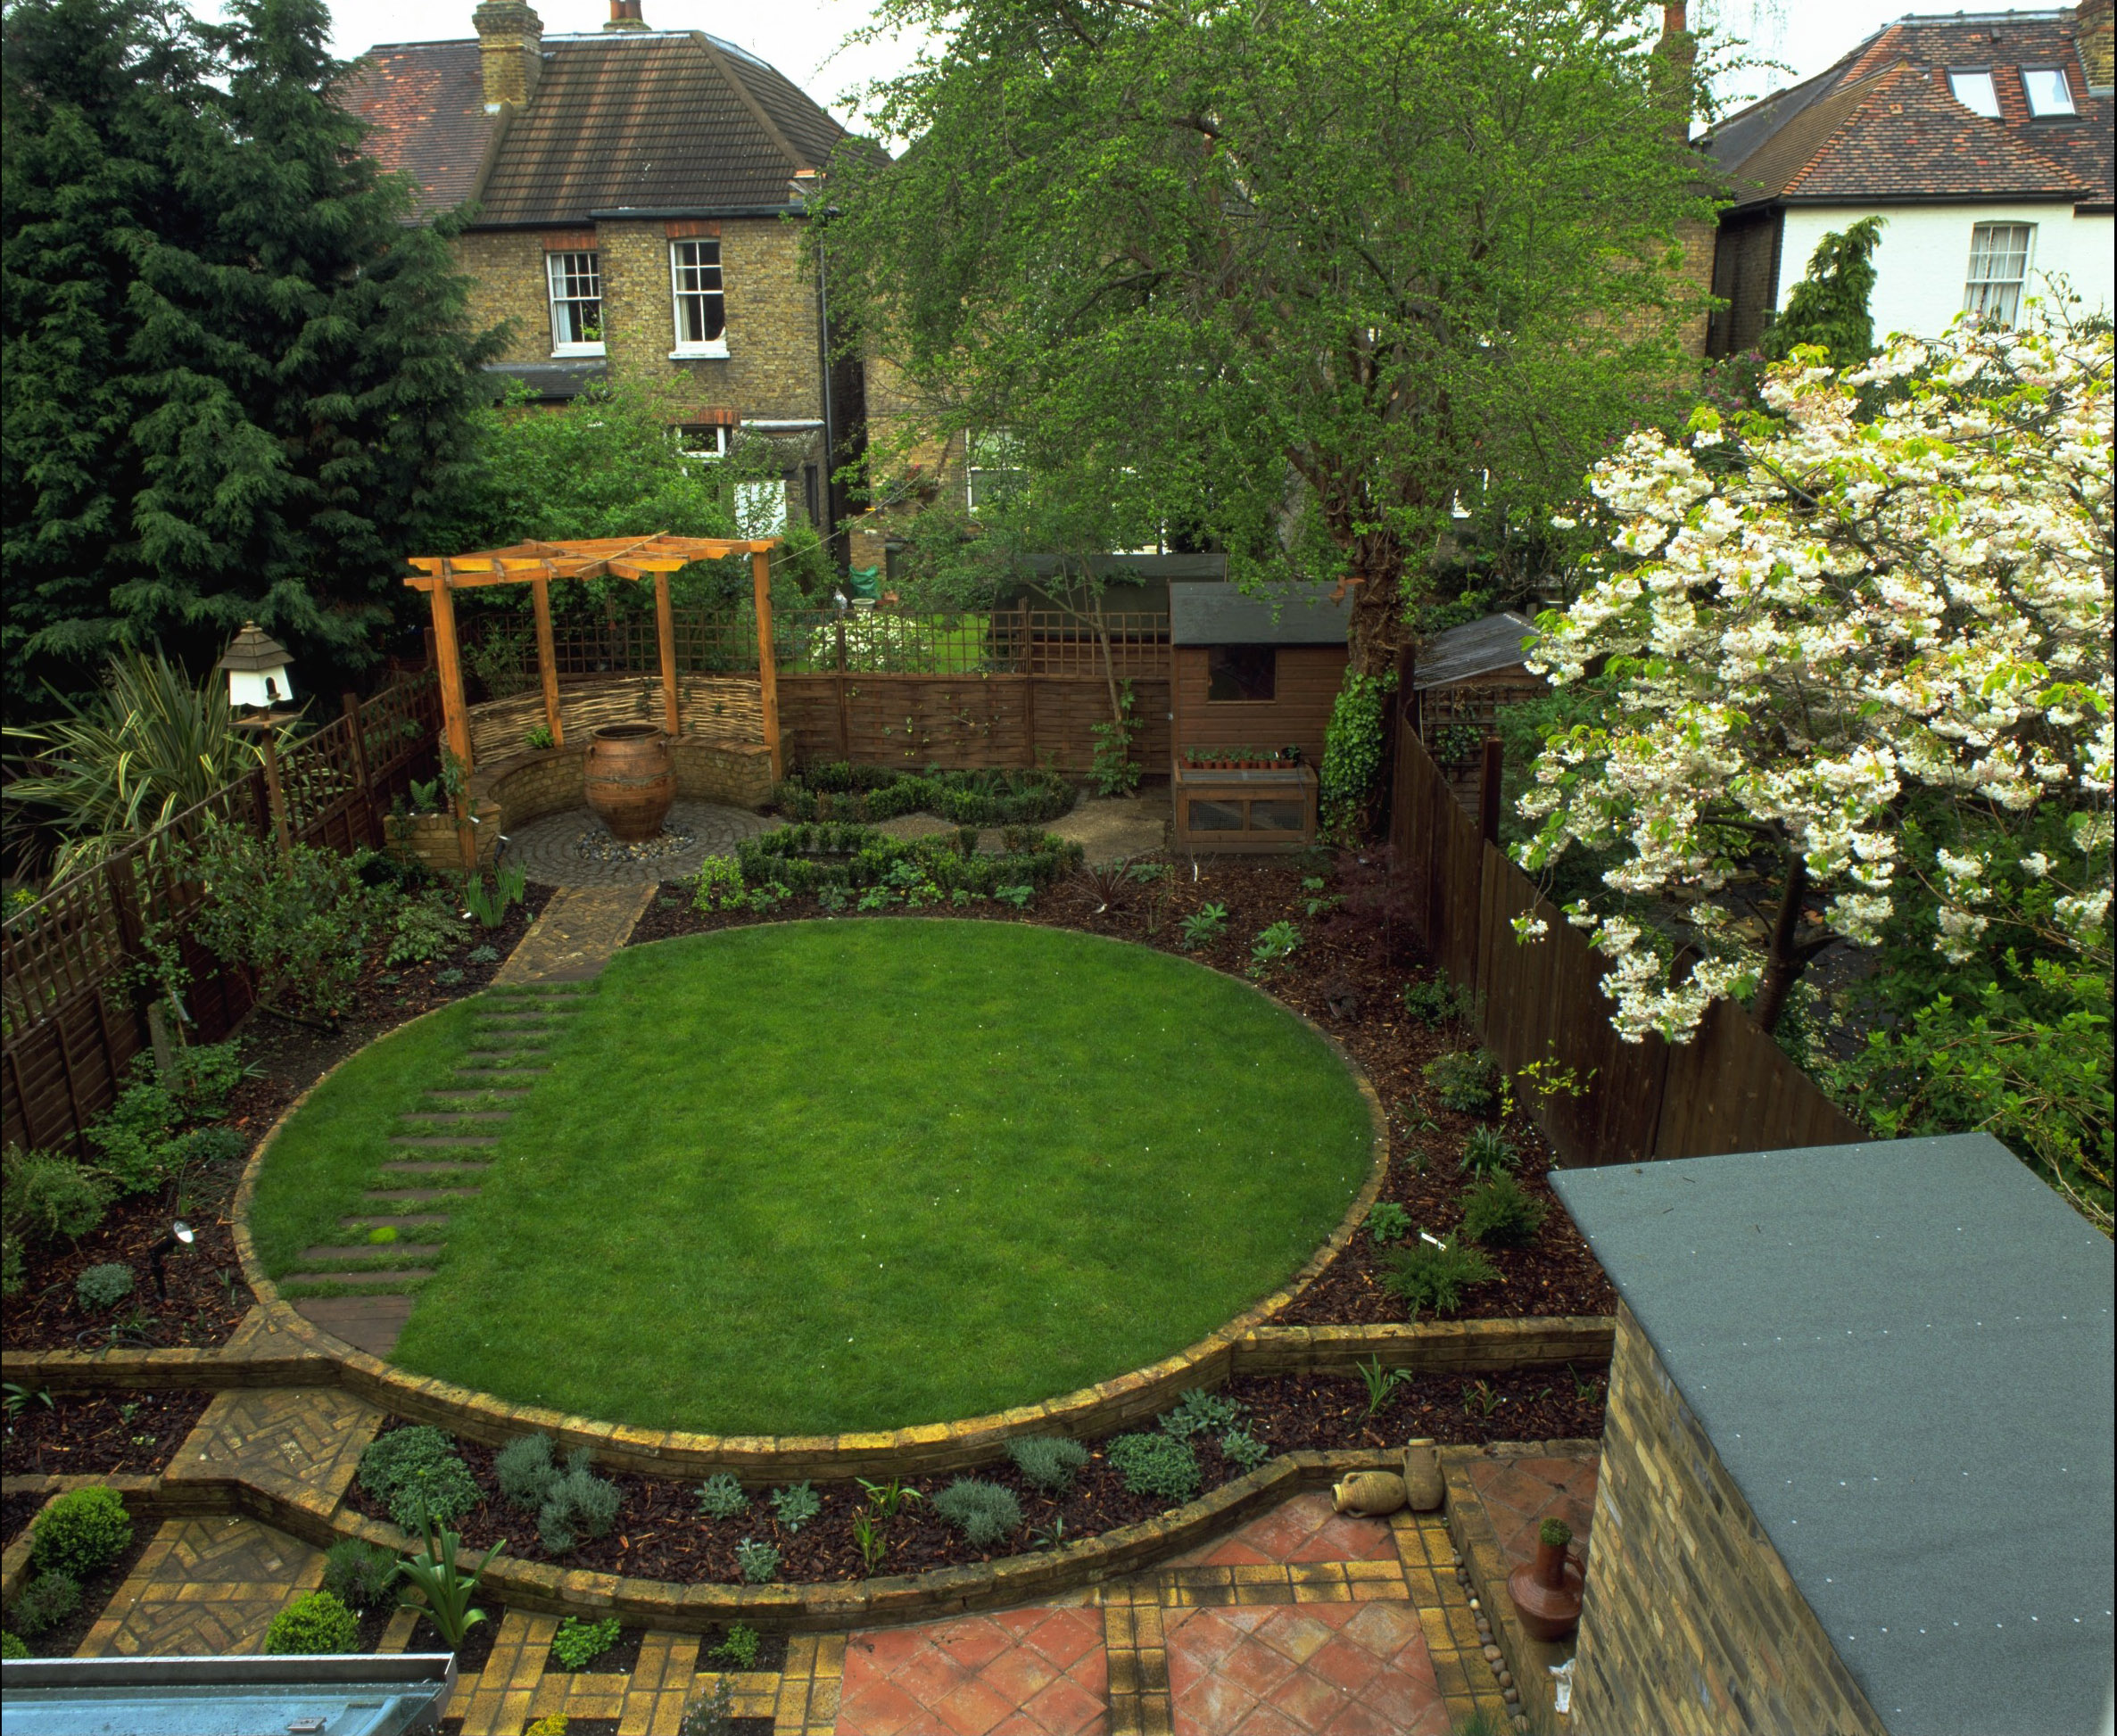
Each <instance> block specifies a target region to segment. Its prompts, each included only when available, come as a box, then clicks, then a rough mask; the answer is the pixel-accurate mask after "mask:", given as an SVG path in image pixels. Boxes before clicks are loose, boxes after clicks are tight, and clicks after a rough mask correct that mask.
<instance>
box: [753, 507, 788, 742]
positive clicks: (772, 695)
mask: <svg viewBox="0 0 2117 1736" xmlns="http://www.w3.org/2000/svg"><path fill="white" fill-rule="evenodd" d="M749 577H750V589H751V591H753V592H754V594H755V595H756V598H757V704H758V706H759V707H761V708H762V709H763V711H764V714H765V748H767V749H768V750H769V751H770V753H771V755H772V775H773V777H774V778H783V777H785V776H786V774H787V773H786V763H785V761H784V760H783V759H782V758H781V756H780V747H779V671H778V670H777V669H776V668H775V667H774V666H773V661H772V552H771V550H768V549H757V550H753V551H752V552H751V554H750V558H749Z"/></svg>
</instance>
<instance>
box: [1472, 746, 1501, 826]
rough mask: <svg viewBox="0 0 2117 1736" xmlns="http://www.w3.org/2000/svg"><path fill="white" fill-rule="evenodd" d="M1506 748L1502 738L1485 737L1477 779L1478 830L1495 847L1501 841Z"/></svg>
mask: <svg viewBox="0 0 2117 1736" xmlns="http://www.w3.org/2000/svg"><path fill="white" fill-rule="evenodd" d="M1505 755H1506V749H1505V748H1502V747H1501V742H1500V738H1499V737H1498V736H1496V735H1488V736H1486V737H1485V739H1484V766H1483V768H1482V769H1481V770H1480V773H1479V775H1478V780H1477V830H1478V832H1479V834H1480V835H1481V836H1482V837H1483V838H1484V841H1485V842H1486V843H1488V844H1490V845H1492V846H1493V847H1494V848H1495V849H1496V848H1498V847H1499V843H1500V778H1501V773H1502V772H1503V771H1504V770H1505V766H1506V759H1505Z"/></svg>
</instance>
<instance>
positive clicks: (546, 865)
mask: <svg viewBox="0 0 2117 1736" xmlns="http://www.w3.org/2000/svg"><path fill="white" fill-rule="evenodd" d="M770 823H771V822H769V821H766V820H763V819H760V818H759V817H758V816H757V814H752V813H750V812H749V811H748V809H747V808H740V807H724V806H721V805H720V804H719V803H717V802H691V801H677V802H673V803H672V804H670V806H669V817H668V819H667V821H666V822H665V824H666V827H667V829H668V830H670V831H679V832H688V833H690V834H691V839H692V841H691V844H690V845H689V846H687V847H684V848H683V849H681V850H674V851H671V852H670V853H669V854H668V855H666V856H653V857H650V858H649V859H648V860H646V861H642V862H631V861H623V860H620V861H616V862H598V861H595V860H594V859H592V858H591V857H589V856H583V855H582V854H581V853H580V852H579V851H578V850H576V849H575V847H574V846H575V840H576V839H578V838H579V837H580V836H581V833H582V831H583V830H584V829H586V828H589V827H594V828H598V829H600V828H601V826H602V822H601V821H600V820H598V819H597V818H596V817H595V815H594V814H591V812H590V811H589V810H588V809H586V808H584V807H573V808H565V809H562V810H561V811H560V812H558V813H557V814H546V815H545V816H544V817H543V818H542V819H541V820H532V821H530V822H528V823H526V824H525V825H523V826H521V827H519V828H517V830H516V831H511V832H509V834H508V841H507V848H506V850H505V851H504V852H503V853H502V855H501V856H500V860H501V861H502V862H505V863H512V864H514V865H515V866H516V867H517V868H519V869H521V870H522V872H524V873H525V874H526V875H527V876H528V877H529V878H530V879H531V880H534V881H535V882H536V883H537V884H538V885H539V886H565V887H575V886H580V887H587V886H652V885H654V884H655V883H656V882H657V881H659V880H682V879H683V878H684V877H685V876H686V875H688V874H695V873H697V872H699V864H700V863H702V862H704V861H705V860H706V858H707V856H733V855H734V854H735V846H736V844H737V843H738V842H739V841H740V840H741V839H745V838H750V837H754V836H755V835H756V834H757V833H758V832H761V831H764V830H765V827H766V826H767V825H769V824H770Z"/></svg>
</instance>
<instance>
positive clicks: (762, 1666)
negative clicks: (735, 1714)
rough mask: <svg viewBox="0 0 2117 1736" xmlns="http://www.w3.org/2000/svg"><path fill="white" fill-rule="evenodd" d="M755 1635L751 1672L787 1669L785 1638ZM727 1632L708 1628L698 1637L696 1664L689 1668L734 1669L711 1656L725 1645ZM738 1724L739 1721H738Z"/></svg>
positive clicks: (768, 1634) (775, 1635)
mask: <svg viewBox="0 0 2117 1736" xmlns="http://www.w3.org/2000/svg"><path fill="white" fill-rule="evenodd" d="M753 1631H754V1632H756V1633H757V1656H756V1657H754V1658H752V1659H751V1660H750V1664H749V1667H750V1668H751V1669H753V1670H783V1669H785V1668H786V1667H787V1636H786V1635H785V1634H783V1633H765V1632H764V1631H763V1630H753ZM727 1639H728V1630H727V1629H726V1628H724V1627H709V1628H707V1630H706V1632H705V1633H703V1634H702V1635H700V1636H699V1657H698V1662H697V1663H695V1664H694V1665H693V1666H691V1667H692V1668H694V1669H699V1670H732V1669H734V1668H735V1667H736V1666H734V1665H733V1664H731V1663H729V1662H728V1661H727V1660H726V1659H725V1658H721V1657H715V1656H714V1655H713V1654H714V1653H715V1651H717V1650H718V1649H720V1648H721V1647H722V1646H724V1645H725V1644H726V1643H727ZM738 1722H740V1721H738Z"/></svg>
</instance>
